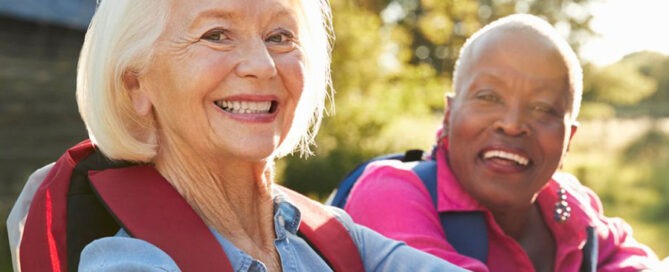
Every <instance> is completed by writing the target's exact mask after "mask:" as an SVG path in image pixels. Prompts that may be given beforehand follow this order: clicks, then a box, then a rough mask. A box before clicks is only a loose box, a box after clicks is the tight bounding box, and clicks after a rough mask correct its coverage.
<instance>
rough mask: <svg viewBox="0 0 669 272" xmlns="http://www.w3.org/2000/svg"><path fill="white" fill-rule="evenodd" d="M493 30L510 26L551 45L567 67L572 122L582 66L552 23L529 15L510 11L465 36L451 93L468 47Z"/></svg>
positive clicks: (577, 105) (580, 93)
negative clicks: (534, 35)
mask: <svg viewBox="0 0 669 272" xmlns="http://www.w3.org/2000/svg"><path fill="white" fill-rule="evenodd" d="M496 29H511V30H520V31H526V32H532V33H536V34H538V35H541V36H542V37H544V38H546V39H547V40H548V41H550V42H551V43H552V44H553V45H554V46H555V48H556V50H557V51H558V52H559V53H560V55H561V56H562V57H563V58H564V61H565V64H566V66H567V69H568V73H569V86H570V93H571V96H572V97H571V103H572V106H571V118H572V119H571V121H573V122H575V121H576V118H577V117H578V113H579V110H580V108H581V99H582V96H583V69H582V68H581V64H580V62H579V60H578V57H577V56H576V53H575V52H574V50H572V48H571V46H569V43H567V41H566V40H565V39H564V38H563V37H562V36H561V35H560V33H558V32H557V30H556V29H555V28H553V26H551V25H550V24H549V23H548V22H546V21H545V20H543V19H541V18H539V17H537V16H533V15H529V14H513V15H509V16H506V17H503V18H500V19H498V20H496V21H493V22H492V23H490V24H488V25H486V26H484V27H483V28H481V29H480V30H478V31H477V32H476V33H474V34H473V35H472V36H471V37H470V38H469V39H467V41H466V42H465V43H464V45H463V46H462V48H461V49H460V55H459V56H458V60H457V61H456V62H455V68H454V70H453V92H454V96H456V97H457V95H458V84H459V82H460V80H461V77H462V70H463V69H464V66H465V65H466V64H467V63H469V55H471V50H472V48H473V47H474V46H473V45H474V44H475V43H476V41H477V40H479V39H480V38H481V37H482V36H484V35H485V34H486V33H489V32H491V31H493V30H496Z"/></svg>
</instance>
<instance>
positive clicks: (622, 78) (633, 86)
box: [585, 61, 657, 105]
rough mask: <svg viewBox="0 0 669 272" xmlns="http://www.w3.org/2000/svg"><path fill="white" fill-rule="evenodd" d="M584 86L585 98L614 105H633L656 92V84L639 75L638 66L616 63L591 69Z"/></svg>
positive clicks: (647, 77) (649, 78) (629, 63)
mask: <svg viewBox="0 0 669 272" xmlns="http://www.w3.org/2000/svg"><path fill="white" fill-rule="evenodd" d="M590 72H591V74H590V75H589V77H588V78H589V81H588V82H587V83H586V86H585V88H586V89H585V93H586V98H590V99H592V100H595V101H602V102H608V103H611V104H614V105H634V104H637V103H639V102H640V101H642V100H643V99H645V98H648V97H649V96H651V95H652V94H653V93H654V92H655V91H656V90H657V82H656V80H654V79H653V78H651V77H649V76H646V75H644V74H642V73H641V69H640V67H639V66H638V64H635V63H632V62H625V61H622V62H617V63H614V64H611V65H607V66H605V67H602V68H592V70H591V71H590Z"/></svg>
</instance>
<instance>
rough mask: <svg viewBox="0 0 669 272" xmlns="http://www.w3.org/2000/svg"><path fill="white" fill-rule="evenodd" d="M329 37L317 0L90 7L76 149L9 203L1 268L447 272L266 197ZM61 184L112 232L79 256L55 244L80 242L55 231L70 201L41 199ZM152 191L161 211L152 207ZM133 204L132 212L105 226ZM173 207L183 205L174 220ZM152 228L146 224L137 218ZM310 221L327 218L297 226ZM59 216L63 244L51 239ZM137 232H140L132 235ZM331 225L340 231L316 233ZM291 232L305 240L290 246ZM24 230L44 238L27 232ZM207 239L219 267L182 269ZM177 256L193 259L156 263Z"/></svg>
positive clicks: (304, 126)
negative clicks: (104, 212) (8, 251)
mask: <svg viewBox="0 0 669 272" xmlns="http://www.w3.org/2000/svg"><path fill="white" fill-rule="evenodd" d="M329 31H331V23H330V9H329V5H328V3H327V2H326V1H324V0H321V1H318V0H257V1H237V0H223V1H220V0H199V1H179V0H173V1H140V0H114V1H110V0H103V1H101V3H100V4H99V7H98V9H97V11H96V14H95V15H94V17H93V19H92V22H91V25H90V27H89V29H88V32H87V34H86V38H85V41H84V45H83V49H82V51H81V56H80V61H79V68H78V69H79V70H78V78H77V102H78V105H79V110H80V113H81V116H82V118H83V120H84V122H85V124H86V127H87V129H88V132H89V135H90V142H84V143H82V144H80V145H78V146H77V147H75V148H73V149H70V150H69V151H68V152H67V153H66V154H65V155H63V157H61V159H60V160H59V161H58V162H57V163H56V164H55V165H53V164H52V165H49V166H47V167H45V168H43V169H40V170H39V171H38V172H36V173H35V174H34V175H33V176H32V177H31V179H30V180H29V182H28V184H27V185H26V188H25V189H24V191H23V192H22V194H21V196H20V198H19V201H17V203H16V205H15V207H14V209H13V211H12V214H11V215H10V218H9V220H8V221H9V224H8V227H9V232H10V236H12V239H11V240H12V242H11V244H12V248H13V249H14V250H15V251H16V252H15V255H14V257H15V258H16V259H19V260H20V264H19V263H15V267H16V268H17V270H19V269H21V268H23V270H24V271H32V270H52V271H60V270H67V269H68V268H69V269H70V270H76V269H77V267H78V268H79V269H81V270H83V271H101V270H102V271H104V270H156V271H177V270H180V269H182V270H200V269H206V270H226V269H232V270H234V271H266V270H267V271H329V270H332V269H337V270H351V271H354V270H357V269H364V270H369V271H390V270H392V271H398V270H401V271H407V270H409V269H412V270H414V269H418V270H433V271H446V270H460V269H459V268H457V267H454V266H453V265H452V264H450V263H448V262H445V261H443V260H440V259H438V258H435V257H433V256H431V255H429V254H425V253H423V252H420V251H418V250H415V249H413V248H410V247H409V246H407V245H405V244H403V243H400V242H397V241H394V240H390V239H387V238H385V237H383V236H381V235H379V234H377V233H375V232H373V231H371V230H369V229H367V228H365V227H362V226H359V225H356V224H354V223H352V221H351V220H350V218H349V217H348V216H347V215H346V214H345V213H344V212H343V211H341V210H338V209H334V208H326V207H324V206H322V205H320V204H316V203H315V202H313V201H310V200H305V199H303V198H304V197H302V196H300V195H299V194H296V193H294V192H291V191H289V190H288V189H286V188H283V187H280V186H278V185H276V184H274V167H273V162H274V161H275V159H277V158H279V157H281V156H284V155H286V154H288V153H290V152H292V151H294V150H295V149H298V150H299V151H300V152H302V153H305V154H306V153H309V149H308V146H309V144H310V143H311V142H312V140H313V137H314V135H315V133H316V130H317V129H318V126H319V123H320V120H321V115H322V112H323V105H324V100H325V98H326V97H327V90H328V89H329V88H330V70H329V64H330V49H331V48H330V46H331V44H330V37H329V34H330V32H329ZM110 169H111V170H110ZM116 170H119V171H116ZM119 173H120V174H119ZM63 174H64V175H63ZM102 177H104V178H102ZM81 180H84V182H83V183H82V182H81ZM88 180H90V185H88V184H89V182H88ZM101 180H102V181H101ZM128 180H131V181H130V182H128ZM107 181H109V182H107ZM148 181H151V182H154V183H146V182H148ZM63 182H65V184H67V186H65V187H68V186H69V190H70V191H69V192H70V193H72V190H84V189H81V188H79V187H80V186H84V187H86V188H89V189H86V190H89V191H90V190H94V191H96V195H97V196H99V197H100V198H101V199H102V202H103V203H104V204H105V205H106V208H108V209H109V210H110V212H111V213H113V217H115V219H119V221H121V226H122V227H121V228H120V230H119V227H116V228H115V229H113V233H112V234H111V236H110V237H104V238H100V237H92V238H100V239H94V240H93V241H85V242H84V243H83V244H82V245H81V246H82V247H83V246H85V248H84V249H83V251H81V250H80V249H77V248H76V247H74V246H75V245H73V244H72V243H70V241H71V239H70V238H71V237H69V236H77V235H83V234H81V233H79V232H78V231H71V229H70V228H69V227H70V225H71V224H73V223H72V222H71V219H70V217H76V216H77V215H76V211H77V208H82V207H81V205H80V206H79V207H77V204H76V203H77V202H75V201H74V200H72V199H70V198H69V197H70V196H68V200H67V204H64V203H65V201H63V200H62V198H65V197H64V196H59V195H58V193H59V192H60V191H58V190H56V189H54V188H55V187H54V186H56V185H57V184H58V183H63ZM100 182H101V183H102V184H105V183H106V184H107V185H105V186H107V187H108V188H109V187H111V189H113V190H116V191H120V192H121V193H120V195H118V196H117V197H118V199H120V200H113V198H108V192H107V191H105V189H104V188H105V187H98V186H100V185H99V183H100ZM143 184H151V186H149V188H141V187H142V186H143ZM165 184H167V185H168V186H162V185H165ZM154 185H155V187H152V186H154ZM37 186H40V187H39V188H36V187H37ZM90 187H94V188H93V189H90ZM158 187H160V188H163V189H164V190H165V191H166V193H164V194H165V195H168V194H170V192H173V194H172V195H171V196H176V197H172V198H170V199H169V201H165V200H161V199H158V197H156V195H160V196H162V195H163V192H162V191H161V192H160V193H159V192H158ZM101 188H102V189H101ZM165 188H167V189H165ZM163 189H160V190H163ZM142 190H144V191H142ZM138 192H139V193H138ZM137 194H140V196H139V197H137V196H134V195H137ZM74 195H76V194H74ZM59 198H60V199H59ZM133 198H139V199H138V201H139V202H138V203H143V204H142V205H133V204H129V205H127V206H128V207H126V208H128V209H129V211H125V212H117V207H118V205H120V206H123V205H126V204H128V203H135V202H133V201H135V200H132V199H133ZM110 199H112V200H110ZM31 202H32V203H31ZM175 202H184V203H186V204H185V207H187V208H185V211H183V206H178V205H176V204H174V203H175ZM155 203H159V204H157V205H156V204H155ZM305 203H306V204H305ZM145 205H146V206H145ZM171 205H176V206H174V207H176V208H174V210H172V209H173V208H172V207H173V206H171ZM29 206H30V209H28V207H29ZM303 207H307V209H303ZM309 209H311V210H315V212H312V211H309ZM177 210H179V211H177ZM59 212H60V213H59ZM182 213H183V214H188V215H191V214H193V215H194V216H193V217H188V218H190V219H188V220H185V221H197V222H195V223H193V224H190V225H194V226H195V227H194V228H195V229H203V227H204V229H205V232H206V234H203V233H201V232H199V231H192V232H191V229H180V228H179V227H178V226H181V225H189V224H187V223H189V222H181V221H179V220H181V219H183V218H185V217H179V219H172V218H170V217H171V216H172V215H174V216H175V217H176V216H181V214H182ZM126 214H130V215H131V217H132V216H134V217H132V218H131V219H132V220H126V218H125V216H126ZM156 214H158V215H160V216H163V217H159V219H157V220H158V222H156V221H151V220H152V219H147V220H145V218H144V217H148V218H153V217H154V215H156ZM96 216H97V214H96ZM315 216H321V217H323V218H325V219H328V218H335V219H336V220H329V221H328V220H325V221H324V222H325V223H323V224H320V225H318V224H316V225H310V223H309V224H307V223H305V222H306V221H309V220H311V219H312V218H311V217H315ZM64 217H67V224H70V225H68V226H67V227H68V229H67V231H63V230H60V229H58V226H61V225H64V223H63V222H60V221H63V220H65V219H63V218H64ZM83 220H89V221H94V222H88V223H99V222H95V221H96V220H95V219H92V218H84V219H83ZM142 220H145V221H142ZM162 220H164V222H163V221H162ZM147 221H148V222H150V223H151V224H153V225H152V226H151V227H149V228H148V230H147V229H146V226H143V225H142V224H144V223H139V226H136V222H147ZM182 221H183V220H182ZM311 221H313V220H311ZM332 221H337V222H336V224H334V223H333V222H332ZM24 223H25V229H21V227H20V226H22V225H23V224H24ZM333 224H334V225H336V226H340V227H341V228H338V229H342V230H345V231H344V232H343V233H341V232H339V233H338V234H337V235H332V233H331V232H324V231H326V230H328V229H334V228H331V225H333ZM154 225H155V229H153V228H154ZM173 225H175V226H177V227H173ZM190 225H189V226H190ZM303 225H308V227H312V226H316V228H314V229H312V232H311V233H306V232H302V229H303ZM86 226H88V225H84V227H83V228H82V229H80V230H82V231H84V232H85V231H87V229H86ZM136 227H137V228H138V229H142V228H144V229H143V230H142V231H143V232H142V231H137V232H135V228H136ZM298 228H299V229H300V235H298V233H297V230H298ZM40 230H46V231H44V233H45V234H44V235H42V233H40V234H34V232H39V231H40ZM182 232H186V233H182ZM156 233H158V234H156ZM40 235H41V236H40ZM63 235H67V236H68V237H67V239H65V238H63V237H61V236H63ZM154 236H158V237H154ZM321 236H331V237H325V238H329V239H330V241H331V242H333V243H334V242H336V241H337V240H343V241H349V240H350V241H352V244H353V245H354V249H353V250H352V252H353V253H354V255H355V256H356V257H357V258H359V259H360V261H361V263H355V260H353V261H352V262H348V261H351V260H343V261H342V262H340V261H337V260H334V261H333V259H328V258H330V257H331V255H328V252H327V251H328V247H330V246H331V245H330V244H328V243H325V244H322V243H321V244H319V243H317V242H314V241H319V239H320V238H322V237H321ZM145 237H149V238H147V239H144V238H145ZM195 237H205V238H204V239H203V240H196V238H195ZM314 237H315V238H314ZM80 238H81V237H80ZM82 239H83V238H82ZM152 239H153V240H152ZM312 239H314V240H312ZM64 240H67V242H64ZM170 240H184V241H185V242H184V243H181V244H176V246H174V242H173V241H170ZM154 241H157V242H155V243H154ZM212 241H213V242H214V244H215V246H214V247H215V249H214V251H215V252H218V254H219V255H215V256H214V258H210V259H209V260H212V259H213V260H216V259H225V258H226V257H227V259H228V260H229V263H228V264H227V265H226V264H225V262H223V265H224V266H226V267H217V265H218V264H219V263H199V264H198V263H197V262H199V261H195V264H193V261H192V260H201V258H200V257H202V256H200V255H201V254H204V255H206V254H212V253H211V251H210V250H202V249H201V248H200V247H199V246H200V244H199V243H200V242H202V243H207V244H211V242H212ZM79 242H80V243H81V241H79ZM68 243H69V244H68ZM163 243H166V244H167V246H163ZM73 247H74V250H73V249H72V248H73ZM64 248H67V251H65V250H64ZM184 248H187V250H190V248H193V251H192V252H190V255H189V254H188V253H189V252H188V251H187V252H185V256H184V255H178V256H177V255H172V252H173V251H176V252H181V254H184V252H183V251H184V250H183V249H184ZM38 249H40V250H44V252H41V251H40V252H38V251H39V250H38ZM330 251H331V250H330ZM45 252H46V253H45ZM65 252H66V253H65ZM330 253H331V252H330ZM79 254H81V255H80V256H81V258H80V259H78V258H76V256H78V255H79ZM214 254H216V253H214ZM334 254H335V255H337V254H341V255H344V256H352V255H350V254H351V252H335V253H334ZM346 254H348V255H346ZM65 255H68V256H67V257H65ZM335 257H336V256H335ZM73 258H74V260H73ZM198 258H200V259H198ZM189 260H191V262H190V264H188V265H184V266H182V264H185V263H189ZM204 260H206V259H204ZM342 263H343V265H342ZM347 263H351V266H350V267H347V266H346V265H347ZM77 264H78V265H77ZM190 265H195V266H190ZM197 265H200V266H197ZM68 266H69V267H68ZM192 267H199V268H198V269H193V268H192Z"/></svg>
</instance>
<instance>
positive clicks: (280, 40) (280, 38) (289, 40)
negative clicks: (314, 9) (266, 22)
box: [265, 29, 297, 46]
mask: <svg viewBox="0 0 669 272" xmlns="http://www.w3.org/2000/svg"><path fill="white" fill-rule="evenodd" d="M265 42H267V43H271V44H274V45H285V46H294V45H295V44H296V43H297V41H296V39H295V35H294V34H293V33H292V32H290V31H288V30H285V29H280V30H278V31H275V32H273V33H272V34H271V35H269V36H268V37H267V38H266V39H265Z"/></svg>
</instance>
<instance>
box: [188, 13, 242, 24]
mask: <svg viewBox="0 0 669 272" xmlns="http://www.w3.org/2000/svg"><path fill="white" fill-rule="evenodd" d="M234 17H235V15H234V13H232V12H229V11H226V10H221V9H209V10H205V11H202V12H200V13H199V14H198V15H197V17H195V18H194V19H193V22H192V23H191V24H190V26H191V27H192V26H197V25H199V24H201V23H202V21H204V20H207V19H212V18H215V19H225V20H227V19H232V18H234Z"/></svg>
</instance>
